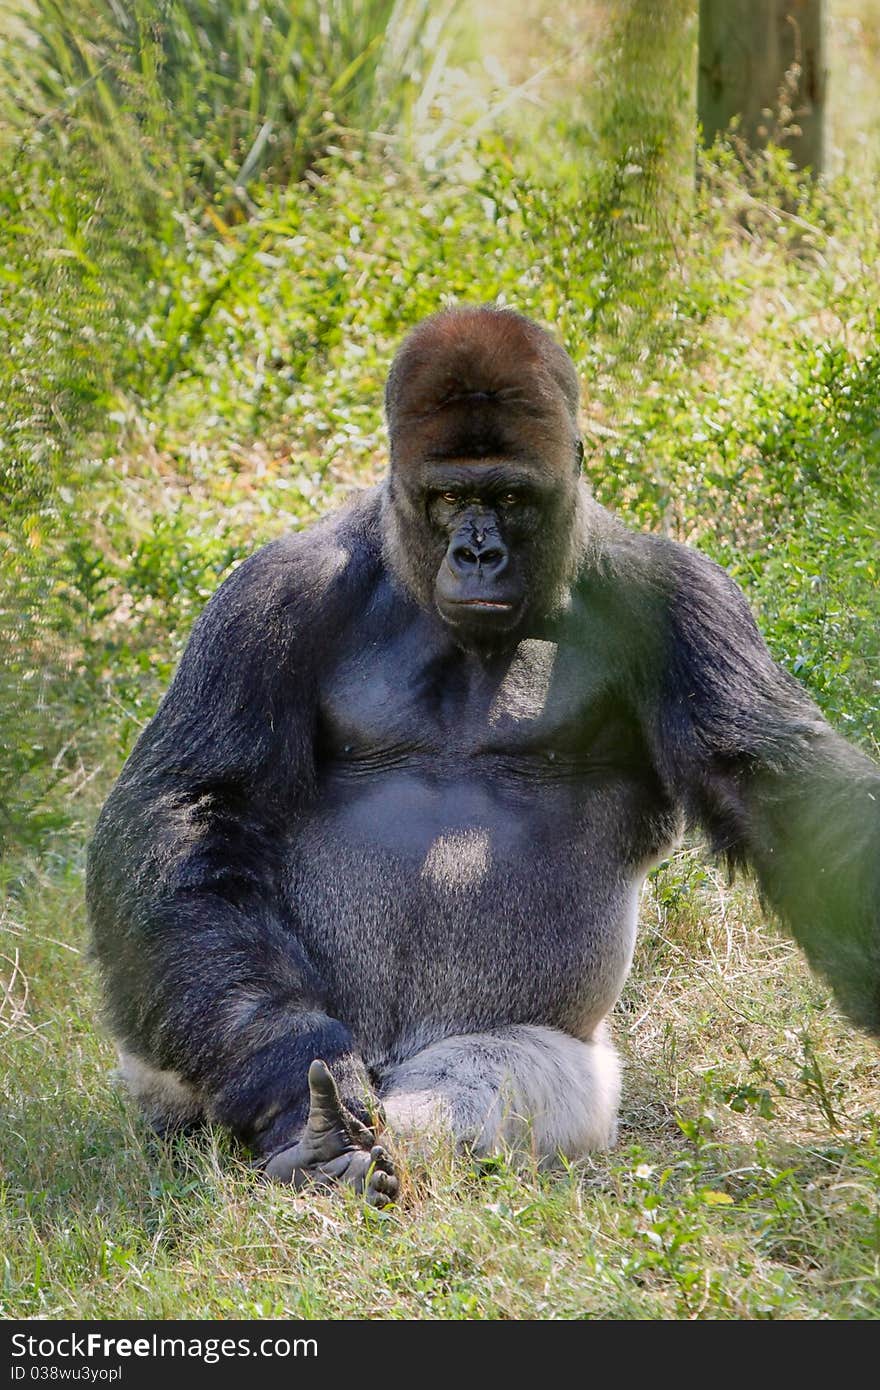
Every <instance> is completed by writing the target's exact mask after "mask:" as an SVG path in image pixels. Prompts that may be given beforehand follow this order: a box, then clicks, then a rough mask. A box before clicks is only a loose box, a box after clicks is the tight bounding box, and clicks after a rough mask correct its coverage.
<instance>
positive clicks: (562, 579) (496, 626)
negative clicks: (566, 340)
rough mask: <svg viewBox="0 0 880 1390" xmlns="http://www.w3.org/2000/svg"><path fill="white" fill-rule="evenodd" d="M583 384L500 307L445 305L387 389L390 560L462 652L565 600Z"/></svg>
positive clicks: (575, 535)
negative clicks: (432, 609)
mask: <svg viewBox="0 0 880 1390" xmlns="http://www.w3.org/2000/svg"><path fill="white" fill-rule="evenodd" d="M577 405H578V382H577V377H576V375H575V370H574V367H573V365H572V363H571V360H570V358H569V357H568V355H567V354H566V353H565V352H564V351H563V350H562V348H561V347H559V346H558V344H556V343H555V342H554V341H553V339H552V338H551V337H550V336H549V334H547V333H545V332H544V330H543V329H542V328H539V327H538V325H537V324H535V323H532V322H531V320H530V319H527V318H524V317H523V316H522V315H521V314H516V313H513V312H512V311H511V310H508V309H495V308H461V309H449V310H446V311H444V312H443V313H439V314H435V315H434V316H433V317H432V318H429V319H426V320H425V321H424V322H423V323H421V324H419V326H418V327H417V328H415V329H414V330H413V332H412V333H410V335H409V337H408V338H407V339H406V341H405V342H404V344H403V346H402V347H401V349H400V351H399V352H398V354H397V356H396V357H395V359H394V362H393V364H392V367H391V372H390V374H389V377H388V384H387V387H386V391H385V409H386V414H387V418H388V429H389V434H390V436H391V474H390V477H389V481H388V488H387V493H386V512H385V536H386V549H387V557H388V561H389V563H390V564H391V566H392V568H393V570H394V571H395V573H396V574H397V575H398V576H399V577H400V578H401V579H402V580H403V582H404V583H405V584H406V586H407V588H408V589H409V590H410V592H411V593H412V594H413V595H414V596H415V598H416V599H417V600H418V601H419V602H420V603H421V604H423V605H424V606H426V607H428V606H431V605H433V606H435V607H436V610H437V612H438V613H439V614H440V616H441V618H442V619H443V621H444V622H445V623H447V624H448V625H449V627H450V628H451V629H452V630H453V631H454V633H455V635H456V637H457V638H458V639H459V640H460V641H462V642H463V643H465V644H467V645H498V644H499V643H502V644H503V643H507V642H509V641H511V640H512V639H514V638H516V637H517V636H518V635H519V634H520V633H522V632H524V631H525V630H526V629H527V628H528V627H529V626H534V625H536V624H541V623H542V622H543V621H545V620H546V619H547V618H549V617H552V616H553V615H554V613H556V612H558V611H559V609H560V608H561V606H562V605H563V603H564V601H565V598H566V596H567V594H568V590H569V586H570V584H571V582H572V579H573V577H574V569H575V567H576V563H577V556H578V554H579V552H580V545H579V543H578V542H579V537H580V530H581V527H580V508H579V500H580V498H581V497H582V495H583V489H582V487H581V484H580V480H579V473H580V463H581V458H582V448H581V444H580V439H579V437H578V427H577Z"/></svg>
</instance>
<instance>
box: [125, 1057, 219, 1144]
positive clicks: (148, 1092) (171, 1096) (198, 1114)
mask: <svg viewBox="0 0 880 1390" xmlns="http://www.w3.org/2000/svg"><path fill="white" fill-rule="evenodd" d="M119 1076H120V1078H121V1079H122V1081H124V1082H125V1085H126V1087H127V1088H128V1090H129V1092H130V1093H131V1095H132V1096H133V1097H134V1099H135V1100H136V1101H137V1102H138V1104H139V1105H140V1107H141V1109H142V1110H143V1112H144V1115H145V1116H146V1118H147V1120H148V1122H149V1123H150V1124H151V1125H152V1127H153V1129H154V1130H156V1132H157V1134H173V1133H174V1132H175V1130H179V1129H189V1128H190V1127H191V1126H193V1125H196V1124H198V1123H199V1121H200V1120H203V1119H204V1118H205V1112H204V1106H203V1105H202V1102H201V1100H200V1099H199V1097H198V1096H197V1095H196V1093H195V1092H194V1091H193V1090H192V1089H191V1088H190V1087H189V1086H187V1085H186V1084H185V1082H183V1081H181V1079H180V1077H179V1076H178V1075H177V1074H176V1073H175V1072H173V1071H160V1070H159V1068H158V1067H153V1066H151V1065H150V1064H149V1062H144V1061H143V1060H142V1059H141V1058H140V1057H136V1056H135V1054H134V1053H133V1052H127V1051H126V1050H125V1048H120V1049H119Z"/></svg>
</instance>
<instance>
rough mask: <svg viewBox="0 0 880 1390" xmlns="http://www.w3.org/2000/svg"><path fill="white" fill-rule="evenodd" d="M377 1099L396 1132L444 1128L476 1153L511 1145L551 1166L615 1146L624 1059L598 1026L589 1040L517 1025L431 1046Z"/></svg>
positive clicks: (392, 1072)
mask: <svg viewBox="0 0 880 1390" xmlns="http://www.w3.org/2000/svg"><path fill="white" fill-rule="evenodd" d="M380 1095H381V1098H382V1105H383V1108H384V1111H385V1118H386V1123H387V1126H388V1130H389V1131H390V1133H391V1135H392V1136H394V1135H400V1136H401V1137H406V1138H408V1139H410V1140H412V1139H414V1138H417V1136H418V1135H420V1134H421V1135H424V1136H425V1137H428V1136H429V1135H431V1134H438V1133H444V1132H445V1133H447V1134H451V1135H452V1137H453V1138H454V1140H455V1141H456V1142H457V1143H458V1144H461V1145H462V1146H464V1147H467V1148H468V1149H470V1150H471V1152H473V1153H474V1154H477V1155H487V1154H490V1153H492V1152H495V1151H497V1150H498V1149H500V1148H505V1147H508V1146H512V1147H514V1148H518V1149H520V1150H523V1149H525V1150H526V1151H528V1152H529V1153H531V1154H532V1155H533V1156H534V1157H535V1158H537V1159H538V1160H539V1162H543V1163H545V1164H550V1163H552V1162H553V1161H554V1160H558V1157H559V1155H560V1154H561V1155H563V1157H565V1158H578V1157H579V1156H580V1155H582V1154H585V1153H589V1152H590V1151H591V1150H596V1149H607V1148H609V1147H610V1146H611V1145H612V1144H613V1143H614V1141H615V1139H616V1137H617V1108H618V1103H619V1099H620V1063H619V1061H618V1057H617V1053H616V1052H615V1050H614V1048H613V1047H612V1045H611V1043H610V1042H609V1041H608V1039H607V1036H606V1032H605V1027H604V1024H600V1026H599V1028H597V1030H596V1032H595V1034H594V1036H593V1038H592V1039H591V1040H590V1041H589V1042H581V1041H579V1040H578V1039H577V1038H572V1037H569V1036H568V1035H567V1034H565V1033H560V1032H557V1031H556V1029H553V1028H539V1027H530V1026H527V1025H515V1026H511V1027H508V1028H500V1029H498V1030H496V1031H494V1032H491V1033H475V1034H470V1035H462V1036H457V1037H451V1038H444V1039H443V1040H442V1041H441V1042H437V1043H432V1044H431V1046H429V1047H426V1048H425V1049H424V1050H423V1051H422V1052H419V1053H416V1055H415V1056H414V1057H410V1058H408V1059H407V1060H406V1061H405V1062H401V1063H400V1064H399V1065H398V1066H396V1067H393V1068H390V1069H389V1071H388V1072H387V1073H386V1074H385V1076H384V1078H383V1083H382V1085H381V1087H380Z"/></svg>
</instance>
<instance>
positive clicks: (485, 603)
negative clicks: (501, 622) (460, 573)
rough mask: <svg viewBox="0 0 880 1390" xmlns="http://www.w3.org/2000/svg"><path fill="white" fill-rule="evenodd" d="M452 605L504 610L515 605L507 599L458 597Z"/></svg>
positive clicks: (508, 609)
mask: <svg viewBox="0 0 880 1390" xmlns="http://www.w3.org/2000/svg"><path fill="white" fill-rule="evenodd" d="M452 606H453V607H454V608H500V609H501V610H502V611H504V612H509V611H510V609H511V608H513V607H514V606H515V605H514V604H513V603H510V602H509V601H508V600H507V599H496V598H460V599H457V600H456V601H455V602H454V603H453V605H452Z"/></svg>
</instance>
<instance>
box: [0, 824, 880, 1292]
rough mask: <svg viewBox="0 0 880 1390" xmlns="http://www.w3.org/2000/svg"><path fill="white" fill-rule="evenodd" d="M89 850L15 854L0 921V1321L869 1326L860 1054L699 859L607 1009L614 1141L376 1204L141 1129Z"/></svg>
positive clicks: (212, 1146) (650, 925)
mask: <svg viewBox="0 0 880 1390" xmlns="http://www.w3.org/2000/svg"><path fill="white" fill-rule="evenodd" d="M78 843H80V841H79V837H78V836H76V837H74V841H73V844H72V845H71V846H66V847H64V848H62V849H61V850H60V851H59V853H58V854H57V855H56V856H51V857H47V858H46V859H44V860H43V862H42V863H38V862H37V861H36V860H34V861H31V863H30V864H29V865H28V866H27V869H28V872H27V876H26V879H25V882H24V884H23V887H22V891H21V894H20V896H19V897H18V899H17V906H16V908H15V911H14V912H13V911H11V910H10V911H8V912H7V913H6V914H5V916H4V918H3V920H2V924H0V943H2V944H0V950H2V953H3V955H4V956H7V957H12V958H14V957H15V954H16V952H18V953H19V960H20V962H21V966H22V968H23V971H24V972H25V973H24V974H21V975H17V976H16V977H15V979H14V980H13V982H12V985H11V988H10V990H9V993H8V996H7V998H6V999H5V1001H4V1008H3V1013H2V1024H3V1026H4V1028H5V1036H4V1038H3V1042H2V1043H0V1047H2V1052H3V1064H4V1068H5V1069H6V1079H5V1082H4V1092H5V1096H4V1138H3V1155H2V1159H3V1171H4V1178H3V1186H2V1197H0V1251H2V1255H0V1289H2V1293H0V1311H2V1314H3V1315H4V1316H6V1317H15V1316H21V1317H28V1316H42V1317H62V1318H63V1317H73V1316H77V1317H96V1318H108V1317H113V1318H120V1317H160V1318H168V1317H211V1318H217V1317H268V1316H290V1317H302V1318H319V1317H329V1318H352V1317H384V1318H401V1317H404V1318H413V1317H416V1318H421V1317H428V1318H509V1317H514V1318H557V1317H560V1318H581V1317H609V1318H680V1317H682V1318H687V1317H713V1318H714V1317H734V1318H737V1317H748V1318H752V1317H755V1318H760V1317H784V1318H815V1317H822V1318H826V1317H827V1318H850V1317H877V1316H878V1314H880V1280H878V1273H880V1269H878V1260H880V1244H878V1241H880V1204H878V1197H880V1134H878V1126H877V1116H876V1111H875V1109H874V1108H873V1107H874V1106H875V1103H876V1095H877V1087H878V1083H880V1058H878V1056H877V1051H876V1048H875V1047H874V1046H873V1045H871V1044H869V1043H868V1042H866V1041H864V1040H863V1039H860V1038H858V1037H856V1036H855V1035H854V1034H853V1033H852V1031H851V1030H850V1029H849V1028H848V1027H847V1026H846V1024H845V1023H844V1022H842V1021H841V1020H840V1019H839V1017H838V1016H837V1015H836V1013H835V1011H834V1009H833V1008H832V1007H831V1005H830V1004H829V1001H828V996H827V993H826V991H825V990H824V989H823V988H822V987H821V986H819V985H818V984H817V983H816V982H815V980H814V979H812V978H811V977H810V975H809V974H808V972H807V971H806V969H805V968H804V967H803V965H802V964H801V962H800V960H799V959H798V957H797V954H796V952H795V951H794V949H793V948H792V947H790V946H789V945H788V944H787V943H785V942H783V941H782V940H781V939H780V938H779V937H777V936H776V935H774V934H773V933H772V932H770V931H769V930H768V929H767V927H766V925H765V924H764V922H763V921H762V919H761V917H760V914H759V913H758V912H757V911H756V909H755V907H754V905H753V904H752V903H751V901H750V900H749V898H748V897H747V896H745V895H744V894H742V893H740V892H739V891H736V892H733V893H730V892H729V891H728V890H727V889H726V888H725V887H724V886H723V884H721V883H719V882H716V881H715V879H714V876H710V877H709V878H708V879H705V878H704V876H702V875H701V874H699V873H698V872H697V871H696V866H695V862H694V861H693V860H692V859H691V858H690V857H689V856H687V855H685V856H684V858H683V859H682V861H681V862H679V863H678V864H677V865H676V866H675V867H674V868H670V869H667V870H664V871H662V872H661V874H660V875H659V877H658V879H657V881H656V882H655V884H654V885H653V887H652V889H651V891H650V892H649V893H648V894H647V896H646V900H645V904H644V913H643V931H642V939H641V946H640V950H639V955H638V958H637V961H636V966H635V970H634V973H633V976H632V977H631V980H630V982H629V984H628V986H627V988H626V991H625V994H624V998H623V1000H622V1002H621V1005H620V1006H619V1007H618V1010H617V1015H616V1023H615V1034H616V1038H617V1041H618V1043H619V1045H620V1046H621V1048H622V1050H623V1054H624V1058H625V1061H626V1086H625V1098H624V1104H623V1111H622V1130H621V1139H620V1147H619V1148H618V1150H617V1151H615V1152H614V1153H613V1154H611V1155H608V1156H601V1157H598V1158H597V1159H595V1160H594V1161H593V1162H590V1163H585V1164H582V1165H578V1166H576V1167H574V1168H572V1169H571V1170H570V1171H569V1172H567V1173H562V1174H559V1175H557V1176H546V1175H544V1176H539V1175H536V1174H535V1173H534V1172H529V1171H517V1170H516V1169H514V1168H511V1167H508V1166H507V1165H505V1164H504V1163H501V1162H499V1163H498V1164H497V1166H495V1167H494V1168H492V1169H491V1170H489V1171H485V1172H483V1173H482V1174H480V1175H476V1174H474V1173H472V1172H471V1171H469V1169H468V1167H467V1166H466V1165H465V1164H464V1163H463V1161H461V1160H451V1159H449V1158H448V1157H447V1158H445V1160H441V1162H440V1163H439V1165H438V1168H437V1169H436V1170H435V1171H434V1172H433V1173H432V1174H431V1176H430V1179H428V1180H426V1179H425V1178H424V1176H422V1177H421V1179H420V1185H419V1186H418V1187H417V1190H416V1191H415V1192H413V1191H412V1190H411V1191H410V1195H409V1196H408V1198H407V1199H406V1200H405V1201H404V1203H403V1204H402V1205H401V1206H400V1207H399V1208H397V1209H396V1210H395V1211H393V1212H391V1213H388V1214H382V1215H381V1216H377V1215H376V1214H375V1213H373V1212H371V1211H369V1210H366V1209H364V1208H363V1207H362V1206H360V1205H359V1204H358V1202H357V1201H356V1200H355V1199H352V1198H350V1197H345V1196H343V1197H341V1198H329V1197H317V1196H294V1195H292V1194H291V1193H290V1192H288V1191H286V1190H283V1189H272V1188H268V1187H266V1186H264V1185H262V1184H261V1183H260V1182H259V1181H258V1180H257V1179H256V1178H255V1177H254V1176H253V1174H251V1173H250V1172H249V1171H248V1170H247V1168H246V1167H245V1166H244V1164H243V1162H242V1160H241V1158H240V1156H238V1155H236V1154H234V1153H232V1152H231V1151H230V1147H229V1145H228V1143H227V1142H226V1141H225V1140H224V1138H223V1137H222V1136H220V1135H219V1134H214V1135H208V1134H206V1135H203V1136H200V1137H198V1138H195V1139H188V1140H178V1141H175V1142H174V1144H172V1145H167V1146H163V1145H158V1144H157V1143H156V1142H155V1141H154V1140H152V1139H151V1138H150V1137H149V1136H148V1135H147V1134H146V1133H145V1131H144V1129H143V1127H142V1126H141V1124H140V1122H139V1121H138V1120H137V1118H136V1117H135V1115H134V1114H133V1112H132V1110H131V1107H130V1106H129V1105H128V1103H127V1102H126V1101H125V1099H124V1098H123V1097H122V1096H120V1095H119V1094H118V1092H117V1091H116V1090H115V1089H114V1087H113V1085H112V1084H111V1080H110V1072H111V1068H112V1062H113V1059H112V1055H111V1049H110V1047H109V1045H108V1043H107V1041H106V1039H105V1038H104V1037H103V1036H102V1035H101V1033H100V1031H99V1030H98V1029H96V1022H95V1020H96V1012H97V1001H96V999H95V994H94V981H93V978H92V974H91V972H90V970H89V968H88V965H87V963H86V961H85V959H84V956H83V954H82V946H83V941H84V923H83V918H82V879H81V874H82V855H81V849H80V851H79V852H77V849H76V845H77V844H78ZM701 879H702V880H703V881H701ZM688 890H689V891H688ZM6 978H7V980H8V974H7V976H6ZM28 991H29V994H28V998H27V1002H26V1003H25V995H26V993H28ZM417 1176H418V1175H417Z"/></svg>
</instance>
